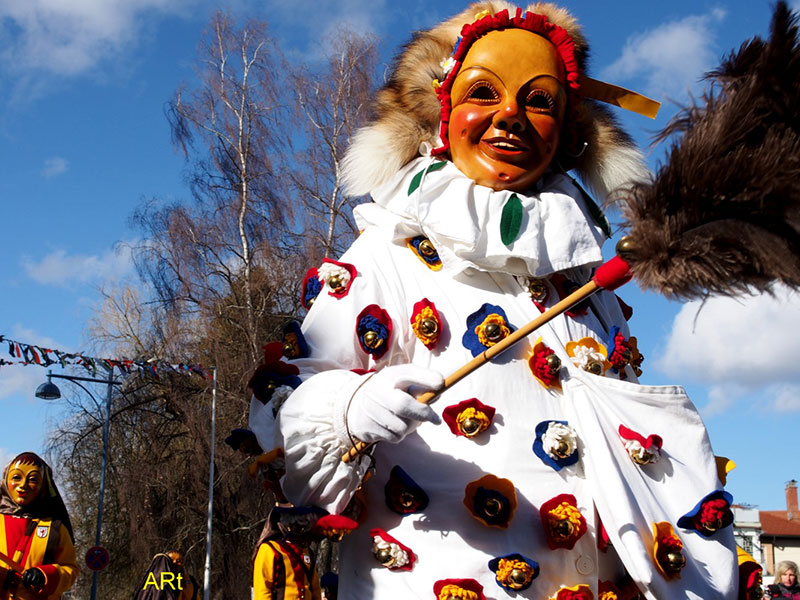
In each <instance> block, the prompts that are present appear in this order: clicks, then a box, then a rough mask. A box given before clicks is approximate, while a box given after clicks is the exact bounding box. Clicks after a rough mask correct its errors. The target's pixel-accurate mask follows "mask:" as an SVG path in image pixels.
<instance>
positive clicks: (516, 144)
mask: <svg viewBox="0 0 800 600" xmlns="http://www.w3.org/2000/svg"><path fill="white" fill-rule="evenodd" d="M481 142H482V143H484V144H486V145H487V146H489V148H491V149H492V150H493V151H494V152H497V153H499V154H511V155H514V154H520V153H522V152H527V151H528V150H529V149H530V148H529V147H528V145H527V144H524V143H522V142H521V141H520V140H518V139H513V138H507V137H492V138H487V139H483V140H481Z"/></svg>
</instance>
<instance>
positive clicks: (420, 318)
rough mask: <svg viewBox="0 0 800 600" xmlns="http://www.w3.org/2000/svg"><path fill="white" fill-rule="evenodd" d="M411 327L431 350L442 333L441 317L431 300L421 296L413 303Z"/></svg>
mask: <svg viewBox="0 0 800 600" xmlns="http://www.w3.org/2000/svg"><path fill="white" fill-rule="evenodd" d="M411 329H412V331H413V332H414V335H416V336H417V337H418V338H419V339H420V341H421V342H422V343H423V344H425V347H426V348H427V349H428V350H433V349H434V348H435V347H436V343H437V342H438V341H439V337H440V336H441V335H442V318H441V317H440V316H439V311H437V310H436V306H434V304H433V302H431V301H430V300H428V299H427V298H423V299H422V300H420V301H419V302H417V303H416V304H414V309H413V312H412V313H411Z"/></svg>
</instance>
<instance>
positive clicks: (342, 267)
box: [317, 258, 358, 298]
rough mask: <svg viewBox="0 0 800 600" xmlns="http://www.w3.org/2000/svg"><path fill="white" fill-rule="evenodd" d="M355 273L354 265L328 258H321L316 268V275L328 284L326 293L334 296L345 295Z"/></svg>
mask: <svg viewBox="0 0 800 600" xmlns="http://www.w3.org/2000/svg"><path fill="white" fill-rule="evenodd" d="M356 275H358V271H357V270H356V268H355V266H353V265H351V264H349V263H343V262H339V261H336V260H331V259H329V258H323V259H322V264H321V265H320V267H319V269H317V277H319V279H320V280H321V281H322V282H323V283H325V284H327V285H328V295H329V296H333V297H334V298H344V297H345V296H347V294H348V293H349V292H350V287H351V286H352V285H353V281H354V280H355V278H356Z"/></svg>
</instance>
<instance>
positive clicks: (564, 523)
mask: <svg viewBox="0 0 800 600" xmlns="http://www.w3.org/2000/svg"><path fill="white" fill-rule="evenodd" d="M550 531H552V533H553V537H554V538H556V539H557V540H565V539H567V538H568V537H569V536H571V535H572V533H573V532H574V531H575V526H574V525H573V524H572V523H571V522H570V521H568V520H567V519H563V520H560V521H553V522H552V523H551V524H550Z"/></svg>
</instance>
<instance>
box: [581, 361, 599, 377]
mask: <svg viewBox="0 0 800 600" xmlns="http://www.w3.org/2000/svg"><path fill="white" fill-rule="evenodd" d="M584 369H585V370H586V371H589V373H591V374H592V375H602V374H603V363H601V362H600V361H597V360H590V361H589V362H588V363H586V367H584Z"/></svg>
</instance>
